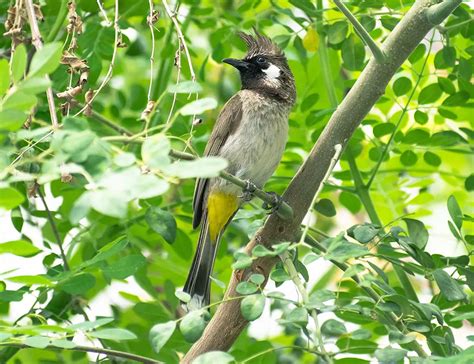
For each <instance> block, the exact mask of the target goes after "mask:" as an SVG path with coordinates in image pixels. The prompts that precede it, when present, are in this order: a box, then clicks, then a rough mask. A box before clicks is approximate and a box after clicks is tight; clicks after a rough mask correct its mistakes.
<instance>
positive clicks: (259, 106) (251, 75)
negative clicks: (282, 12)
mask: <svg viewBox="0 0 474 364" xmlns="http://www.w3.org/2000/svg"><path fill="white" fill-rule="evenodd" d="M239 36H240V38H241V39H242V40H243V41H244V42H245V43H246V45H247V48H248V51H247V54H246V55H245V57H244V58H243V59H233V58H226V59H224V60H223V62H225V63H227V64H230V65H231V66H233V67H235V68H237V70H238V71H239V73H240V79H241V83H242V88H241V90H240V91H238V92H237V93H236V94H235V95H234V96H232V97H231V98H230V99H229V101H228V102H227V103H226V104H225V105H224V107H223V109H222V110H221V112H220V114H219V116H218V118H217V121H216V123H215V125H214V128H213V130H212V133H211V136H210V137H209V141H208V143H207V146H206V149H205V151H204V155H205V156H219V157H223V158H225V159H227V161H228V167H227V169H226V171H227V172H229V173H231V174H233V175H235V176H236V177H238V178H240V179H243V180H247V181H249V182H251V183H253V184H254V185H255V186H257V187H259V188H261V187H263V185H264V184H265V183H266V182H267V180H268V179H269V178H270V176H271V175H272V174H273V172H274V171H275V169H276V167H277V165H278V163H279V162H280V159H281V157H282V154H283V151H284V149H285V145H286V141H287V138H288V115H289V113H290V110H291V108H292V106H293V105H294V103H295V99H296V89H295V82H294V78H293V74H292V73H291V70H290V68H289V66H288V62H287V60H286V57H285V55H284V53H283V52H282V50H281V49H280V48H279V47H278V46H277V45H276V44H274V43H273V42H272V41H271V40H270V39H269V38H267V37H265V36H263V35H261V34H260V33H258V32H255V36H252V35H250V34H245V33H239ZM244 192H245V191H244ZM246 200H248V194H247V193H243V191H242V189H241V188H240V187H238V186H236V185H234V184H231V183H229V182H227V181H226V180H224V179H222V178H211V179H198V180H197V181H196V187H195V191H194V200H193V212H194V217H193V228H197V227H198V226H199V224H201V231H200V235H199V241H198V245H197V250H196V253H195V255H194V259H193V263H192V266H191V269H190V271H189V275H188V278H187V280H186V284H185V286H184V289H183V291H184V292H186V293H188V294H189V295H190V296H191V300H190V301H189V302H188V303H187V307H186V308H187V309H188V310H193V309H198V308H201V307H203V306H207V305H208V304H209V301H210V275H211V273H212V269H213V265H214V260H215V258H216V252H217V248H218V246H219V242H220V240H221V238H222V234H223V232H224V230H225V228H226V227H227V225H228V224H229V223H230V221H231V220H232V218H233V217H234V215H235V213H236V212H237V210H238V209H239V208H240V206H241V205H242V204H243V203H244V202H245V201H246Z"/></svg>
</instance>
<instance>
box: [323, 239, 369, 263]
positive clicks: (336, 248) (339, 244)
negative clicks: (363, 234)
mask: <svg viewBox="0 0 474 364" xmlns="http://www.w3.org/2000/svg"><path fill="white" fill-rule="evenodd" d="M367 254H369V251H368V250H367V248H366V247H365V246H362V245H358V244H354V243H350V242H348V241H347V240H344V239H342V238H340V237H338V238H335V239H333V241H332V243H331V245H330V246H329V249H328V251H327V253H326V254H325V256H324V257H325V258H326V259H327V260H335V261H337V262H339V263H343V262H345V261H346V260H348V259H350V258H357V257H361V256H364V255H367Z"/></svg>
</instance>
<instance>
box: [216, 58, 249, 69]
mask: <svg viewBox="0 0 474 364" xmlns="http://www.w3.org/2000/svg"><path fill="white" fill-rule="evenodd" d="M222 62H224V63H227V64H230V65H231V66H233V67H235V68H237V69H238V70H239V71H241V70H244V69H247V68H248V67H249V63H248V62H246V61H243V60H241V59H235V58H225V59H223V60H222Z"/></svg>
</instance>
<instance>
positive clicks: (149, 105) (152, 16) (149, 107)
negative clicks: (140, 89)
mask: <svg viewBox="0 0 474 364" xmlns="http://www.w3.org/2000/svg"><path fill="white" fill-rule="evenodd" d="M148 7H149V8H150V12H149V13H148V16H147V19H146V22H147V24H148V27H149V28H150V35H151V52H150V81H149V83H148V94H147V102H146V107H145V110H143V112H142V115H141V117H140V119H142V120H145V131H146V132H147V133H148V126H149V124H150V116H151V113H152V111H153V109H154V107H155V101H153V100H152V92H153V68H154V64H155V29H154V26H153V25H154V23H155V21H156V20H157V15H156V13H155V10H154V7H153V0H148ZM145 135H146V134H145Z"/></svg>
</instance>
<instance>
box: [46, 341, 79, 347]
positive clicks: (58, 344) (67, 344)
mask: <svg viewBox="0 0 474 364" xmlns="http://www.w3.org/2000/svg"><path fill="white" fill-rule="evenodd" d="M51 345H52V346H55V347H57V348H62V349H73V348H75V347H76V346H77V345H76V344H75V343H74V342H73V341H71V340H66V339H54V340H52V341H51Z"/></svg>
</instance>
